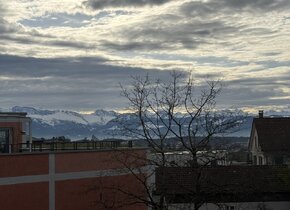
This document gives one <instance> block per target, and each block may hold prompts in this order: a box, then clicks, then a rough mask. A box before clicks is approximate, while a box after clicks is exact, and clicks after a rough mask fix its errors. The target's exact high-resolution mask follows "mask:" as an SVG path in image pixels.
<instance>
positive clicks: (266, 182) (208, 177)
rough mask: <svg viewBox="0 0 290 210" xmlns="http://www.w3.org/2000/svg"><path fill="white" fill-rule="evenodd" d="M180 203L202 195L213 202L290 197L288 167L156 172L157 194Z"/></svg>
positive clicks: (174, 168)
mask: <svg viewBox="0 0 290 210" xmlns="http://www.w3.org/2000/svg"><path fill="white" fill-rule="evenodd" d="M162 192H166V194H167V198H168V199H169V200H168V201H170V200H171V201H174V202H180V201H181V200H182V201H183V202H184V200H188V199H192V198H193V197H194V196H197V195H203V197H202V199H207V201H209V202H210V201H212V200H215V199H218V201H222V200H223V199H225V200H226V201H227V202H229V201H241V200H242V201H255V200H261V199H262V200H269V201H275V200H285V199H286V200H290V169H289V168H288V167H286V166H211V167H209V166H208V167H200V168H198V169H194V168H190V167H166V168H164V169H161V168H159V169H157V171H156V193H157V194H160V193H162Z"/></svg>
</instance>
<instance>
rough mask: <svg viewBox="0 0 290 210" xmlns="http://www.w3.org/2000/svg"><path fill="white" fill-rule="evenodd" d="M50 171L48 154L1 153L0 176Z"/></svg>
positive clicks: (37, 173)
mask: <svg viewBox="0 0 290 210" xmlns="http://www.w3.org/2000/svg"><path fill="white" fill-rule="evenodd" d="M47 173H48V154H35V155H34V154H26V155H18V154H17V155H13V154H12V155H0V177H13V176H27V175H40V174H47Z"/></svg>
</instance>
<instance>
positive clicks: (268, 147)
mask: <svg viewBox="0 0 290 210" xmlns="http://www.w3.org/2000/svg"><path fill="white" fill-rule="evenodd" d="M248 147H249V156H250V157H249V158H250V160H251V161H252V163H253V164H254V165H277V164H278V165H279V164H288V165H289V164H290V117H264V115H263V111H259V117H258V118H254V120H253V123H252V130H251V136H250V140H249V145H248Z"/></svg>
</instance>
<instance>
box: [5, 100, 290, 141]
mask: <svg viewBox="0 0 290 210" xmlns="http://www.w3.org/2000/svg"><path fill="white" fill-rule="evenodd" d="M0 110H1V109H0ZM6 111H7V110H6ZM9 111H13V112H27V114H28V116H29V117H31V118H32V120H33V123H32V129H33V136H35V137H53V136H66V137H68V138H71V139H81V138H84V137H88V138H91V136H92V135H94V136H95V137H97V138H99V139H103V138H112V137H115V138H125V136H124V133H123V132H122V130H123V128H124V124H126V126H132V127H133V128H138V126H139V125H140V124H139V122H138V120H137V119H136V117H135V116H134V115H133V114H130V113H126V114H120V113H117V112H115V111H106V110H96V111H95V112H93V113H90V114H87V113H85V114H84V113H78V112H74V111H66V110H44V109H37V108H33V107H20V106H15V107H13V108H12V109H10V110H9ZM242 115H246V113H242ZM273 115H275V116H286V115H287V116H289V115H290V112H285V111H283V112H277V111H268V112H265V116H272V117H273ZM253 117H254V116H253V115H247V116H246V117H245V118H244V123H243V124H242V125H241V127H240V129H239V130H238V132H235V133H232V134H231V135H232V136H244V137H248V136H250V130H251V124H252V119H253ZM161 129H162V127H161Z"/></svg>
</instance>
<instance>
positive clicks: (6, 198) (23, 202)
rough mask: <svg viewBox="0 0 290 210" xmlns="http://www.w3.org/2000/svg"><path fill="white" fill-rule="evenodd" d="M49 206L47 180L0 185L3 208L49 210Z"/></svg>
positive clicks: (9, 209)
mask: <svg viewBox="0 0 290 210" xmlns="http://www.w3.org/2000/svg"><path fill="white" fill-rule="evenodd" d="M48 206H49V205H48V183H47V182H46V183H45V182H41V183H31V184H16V185H5V186H0V209H1V210H48ZM59 210H61V209H59Z"/></svg>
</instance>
